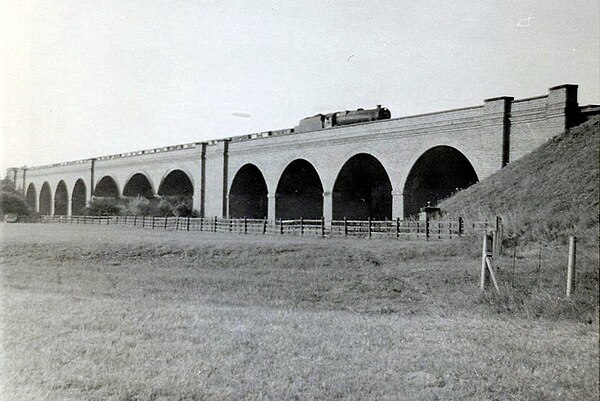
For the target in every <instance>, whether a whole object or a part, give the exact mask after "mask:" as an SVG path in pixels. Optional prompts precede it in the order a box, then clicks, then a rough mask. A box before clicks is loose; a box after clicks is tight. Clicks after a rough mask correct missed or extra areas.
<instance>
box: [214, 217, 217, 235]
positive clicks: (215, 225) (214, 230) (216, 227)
mask: <svg viewBox="0 0 600 401" xmlns="http://www.w3.org/2000/svg"><path fill="white" fill-rule="evenodd" d="M214 231H215V232H217V216H215V230H214Z"/></svg>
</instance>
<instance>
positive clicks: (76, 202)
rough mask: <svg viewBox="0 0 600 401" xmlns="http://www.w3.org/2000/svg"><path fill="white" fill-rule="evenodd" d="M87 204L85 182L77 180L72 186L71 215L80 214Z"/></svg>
mask: <svg viewBox="0 0 600 401" xmlns="http://www.w3.org/2000/svg"><path fill="white" fill-rule="evenodd" d="M86 204H87V187H86V185H85V181H84V180H83V179H82V178H79V179H78V180H77V181H75V184H74V185H73V192H72V193H71V214H74V215H79V214H81V213H82V212H83V211H84V209H85V206H86Z"/></svg>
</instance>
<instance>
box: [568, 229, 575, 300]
mask: <svg viewBox="0 0 600 401" xmlns="http://www.w3.org/2000/svg"><path fill="white" fill-rule="evenodd" d="M576 252H577V237H570V238H569V265H568V268H567V298H570V297H571V293H573V291H574V290H575V285H576V284H577V279H576V274H577V270H576V266H575V263H576V261H577V258H576Z"/></svg>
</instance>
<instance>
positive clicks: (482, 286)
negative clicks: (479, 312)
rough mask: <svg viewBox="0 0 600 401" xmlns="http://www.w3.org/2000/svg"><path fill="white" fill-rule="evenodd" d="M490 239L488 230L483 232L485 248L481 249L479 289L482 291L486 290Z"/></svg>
mask: <svg viewBox="0 0 600 401" xmlns="http://www.w3.org/2000/svg"><path fill="white" fill-rule="evenodd" d="M487 245H488V239H487V231H484V232H483V249H482V250H481V277H480V280H479V289H480V290H481V291H484V290H485V282H486V272H485V268H486V258H487V253H488V249H487Z"/></svg>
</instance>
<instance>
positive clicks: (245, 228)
mask: <svg viewBox="0 0 600 401" xmlns="http://www.w3.org/2000/svg"><path fill="white" fill-rule="evenodd" d="M244 234H248V218H246V217H244Z"/></svg>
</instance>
